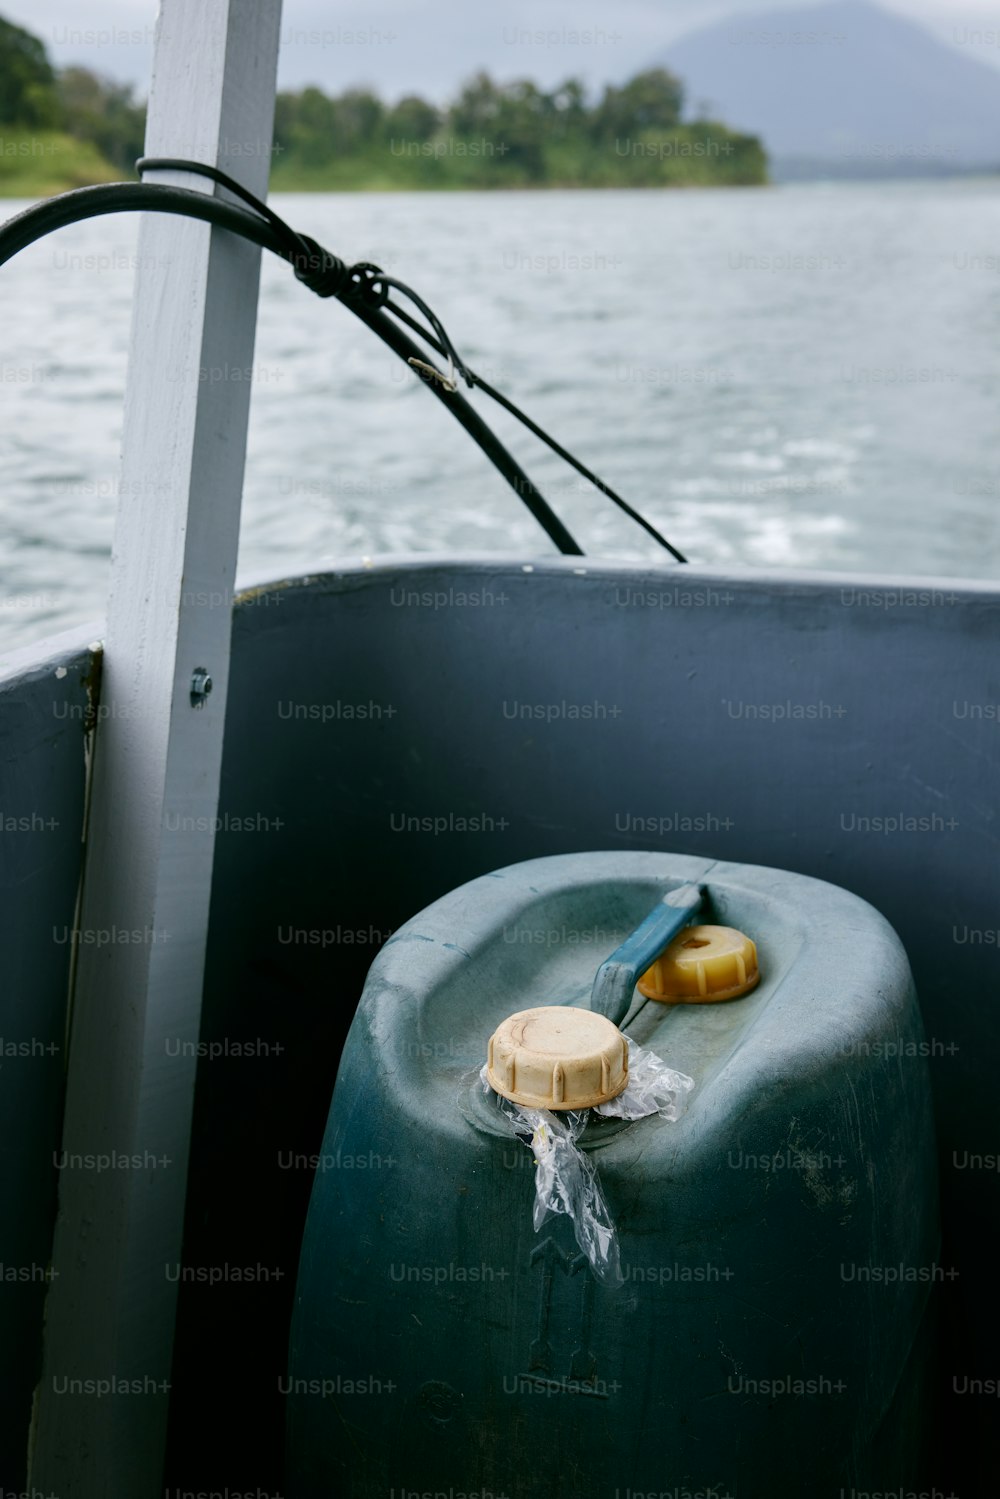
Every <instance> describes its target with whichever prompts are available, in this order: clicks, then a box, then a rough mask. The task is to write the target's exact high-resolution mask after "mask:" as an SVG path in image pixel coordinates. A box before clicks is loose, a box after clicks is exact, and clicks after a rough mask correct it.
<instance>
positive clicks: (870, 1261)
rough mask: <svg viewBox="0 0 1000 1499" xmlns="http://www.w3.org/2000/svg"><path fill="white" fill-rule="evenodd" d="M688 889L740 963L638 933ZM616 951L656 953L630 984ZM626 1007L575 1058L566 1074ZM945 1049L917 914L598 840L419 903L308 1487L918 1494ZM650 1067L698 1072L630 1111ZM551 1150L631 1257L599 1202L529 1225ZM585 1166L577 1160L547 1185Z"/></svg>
mask: <svg viewBox="0 0 1000 1499" xmlns="http://www.w3.org/2000/svg"><path fill="white" fill-rule="evenodd" d="M688 887H694V889H695V890H696V891H699V892H701V893H702V895H703V900H702V904H701V906H700V907H698V908H697V910H694V909H691V910H689V911H687V912H683V911H682V915H681V918H680V925H681V926H683V923H684V922H685V921H688V920H691V921H694V922H697V923H701V924H702V925H703V926H705V927H706V929H708V928H714V929H717V928H720V927H721V928H725V929H727V931H728V932H729V933H730V934H735V938H734V939H733V940H734V941H735V943H736V945H735V947H734V948H733V950H732V951H730V950H729V949H727V950H726V952H725V953H724V954H723V956H724V958H725V963H723V964H722V966H721V967H718V966H717V969H716V971H715V972H714V976H713V971H712V967H711V964H710V963H709V962H708V959H709V958H711V957H712V955H713V951H714V949H713V951H710V952H709V953H708V954H704V955H700V954H699V951H698V949H699V945H701V946H704V945H705V944H706V943H708V942H709V940H710V939H709V938H708V937H704V938H703V937H701V936H698V935H697V931H698V928H697V927H684V929H683V930H681V931H680V933H679V936H676V937H675V938H674V939H673V945H672V946H671V947H670V948H669V949H668V951H667V953H666V955H665V956H664V957H663V958H662V959H659V960H657V961H656V962H652V961H651V959H650V954H651V952H652V948H651V947H650V945H649V943H648V941H647V942H646V945H645V947H643V944H642V942H641V941H640V942H639V944H638V948H637V947H636V942H635V940H634V939H633V942H632V947H631V948H629V945H628V942H626V939H627V938H628V937H629V934H630V933H635V934H636V937H639V935H640V933H641V932H642V931H645V932H646V934H647V937H648V935H649V933H650V931H651V930H652V926H651V925H650V923H652V924H653V925H655V924H656V922H657V921H659V922H660V926H661V927H662V925H663V923H662V912H661V916H660V917H652V918H651V917H649V914H648V913H649V912H650V911H651V910H652V911H654V912H655V911H656V910H657V909H659V908H660V907H661V906H662V905H663V904H664V903H666V905H667V906H668V907H669V906H670V905H671V902H673V903H674V908H675V911H676V909H677V905H678V902H679V903H680V906H681V907H683V904H684V900H683V892H684V891H685V890H686V889H687V888H688ZM679 892H680V893H679ZM644 920H645V924H644ZM671 920H672V921H673V926H672V927H671V930H674V929H675V928H676V927H677V926H678V921H676V920H674V919H673V918H671ZM636 928H640V933H636ZM685 932H688V933H694V935H688V936H685ZM661 935H662V933H661ZM623 942H625V947H624V948H622V947H621V944H622V943H623ZM685 943H686V944H687V946H686V948H685V946H684V945H685ZM678 944H679V946H678ZM654 945H655V944H654ZM615 949H620V951H622V952H628V951H631V952H632V955H633V957H635V954H636V952H637V951H639V950H641V951H642V953H643V961H644V962H645V961H650V967H649V968H648V970H645V971H644V972H643V974H642V975H641V976H640V978H639V987H638V988H636V987H635V982H634V981H635V979H636V977H637V974H638V969H637V968H636V966H635V964H633V966H632V967H631V968H630V967H629V965H628V963H625V964H624V965H623V964H621V963H618V962H612V963H611V964H610V965H609V964H607V962H606V960H607V959H608V956H609V954H611V953H612V952H613V951H614V950H615ZM678 956H679V959H680V961H675V960H676V959H678ZM702 956H703V957H704V958H705V961H704V962H702V961H701V957H702ZM720 963H721V959H720ZM726 964H728V968H727V967H726ZM602 965H603V966H604V975H603V979H602V981H601V982H602V983H603V984H604V989H603V991H602V990H601V985H600V984H598V985H596V986H595V975H597V974H598V972H599V971H600V970H601V969H602ZM727 974H728V977H727ZM609 975H610V977H609ZM706 975H707V977H706ZM733 975H735V979H734V977H733ZM741 975H742V983H741V982H738V980H739V979H740V976H741ZM616 986H617V987H616ZM713 989H714V992H713ZM612 991H614V994H612ZM602 992H603V993H604V995H605V998H606V999H607V996H608V995H609V994H612V998H611V999H607V1003H604V1001H602V1000H601V999H600V997H599V996H600V993H602ZM614 995H617V997H616V998H615V997H614ZM602 1007H603V1009H604V1018H603V1020H601V1021H598V1019H597V1015H596V1013H595V1014H592V1015H590V1016H589V1017H588V1016H587V1015H586V1014H585V1015H583V1017H582V1020H581V1021H580V1022H579V1024H580V1027H581V1031H580V1034H581V1035H582V1037H583V1042H582V1043H581V1044H582V1045H583V1051H582V1052H581V1056H582V1061H581V1063H580V1067H579V1069H578V1072H577V1074H574V1072H573V1069H572V1067H570V1066H569V1065H568V1064H567V1063H566V1060H565V1058H562V1057H555V1058H554V1060H553V1062H552V1066H551V1068H550V1067H549V1064H548V1061H547V1060H546V1058H545V1056H544V1055H543V1056H542V1061H541V1063H539V1048H541V1051H542V1052H543V1053H544V1050H545V1047H546V1046H553V1045H554V1046H557V1047H558V1045H560V1044H562V1043H561V1040H560V1038H562V1037H563V1034H564V1030H565V1024H564V1021H565V1022H566V1023H568V1021H567V1020H566V1017H570V1018H571V1017H572V1015H573V1014H576V1015H579V1013H580V1012H581V1011H583V1012H586V1011H597V1010H600V1009H601V1008H602ZM539 1011H542V1012H544V1013H542V1015H541V1017H540V1022H539V1024H538V1026H536V1027H535V1028H534V1029H531V1028H528V1029H526V1028H525V1026H524V1025H523V1024H522V1023H521V1022H520V1021H518V1022H517V1023H516V1024H515V1025H514V1026H513V1027H511V1026H510V1024H509V1021H510V1017H511V1016H512V1015H513V1016H520V1015H521V1013H522V1012H530V1013H531V1014H532V1015H537V1012H539ZM557 1012H558V1013H557ZM532 1024H533V1025H534V1022H533V1023H532ZM601 1025H604V1026H607V1027H608V1031H607V1033H605V1032H603V1031H600V1026H601ZM615 1026H619V1027H620V1031H619V1030H616V1029H615ZM532 1036H534V1037H535V1041H534V1042H531V1037H532ZM553 1036H554V1037H555V1038H556V1040H555V1041H553V1040H552V1038H553ZM538 1037H542V1038H543V1039H542V1040H538ZM491 1038H493V1044H492V1046H491ZM529 1043H530V1044H529ZM921 1043H922V1032H921V1022H920V1015H919V1011H918V1008H917V1001H916V996H915V993H914V987H913V981H912V978H911V975H910V971H909V966H908V963H907V959H906V955H905V953H904V952H903V949H902V947H901V945H900V943H899V941H898V939H897V938H896V936H895V934H894V933H893V931H892V930H891V928H890V927H889V926H888V925H887V923H886V922H885V921H884V919H883V918H882V917H881V916H880V915H879V914H878V913H877V912H876V911H875V910H873V909H872V907H871V906H869V905H867V904H866V903H865V902H863V901H861V900H859V899H857V898H856V897H854V896H853V895H850V894H848V893H846V892H845V891H843V890H841V889H838V888H836V887H834V886H832V885H828V884H825V883H823V882H821V881H818V880H813V879H808V878H805V877H803V876H800V875H795V874H789V873H785V872H782V871H779V870H774V869H762V868H755V867H752V866H746V865H739V864H725V863H713V862H711V861H709V860H704V859H693V858H687V857H673V856H671V855H669V854H651V853H595V854H570V855H566V856H564V857H559V858H547V859H539V860H533V861H531V862H529V863H525V864H518V865H515V866H513V867H511V868H508V869H503V870H500V871H498V872H497V873H494V874H490V875H487V876H485V877H483V878H481V879H477V880H474V881H472V882H471V883H470V884H467V885H464V886H462V887H461V888H460V889H457V890H455V891H453V892H452V893H451V894H449V895H447V896H445V897H444V898H443V899H442V900H439V901H437V902H436V903H435V904H434V905H432V906H430V907H428V909H427V910H425V911H423V912H421V913H420V915H418V916H415V917H414V918H413V920H412V921H410V922H409V923H408V924H407V925H406V926H404V927H403V928H401V929H400V930H399V931H398V932H397V933H396V935H395V936H394V937H393V938H392V939H391V941H389V942H388V943H387V944H386V946H385V948H384V949H383V950H382V952H381V953H380V955H379V957H378V958H377V960H376V961H375V963H374V964H373V966H372V969H371V972H370V974H369V977H368V981H367V984H366V986H365V990H364V994H363V996H362V998H361V1002H360V1005H359V1007H358V1011H357V1015H356V1017H355V1020H354V1023H353V1026H352V1028H351V1032H350V1036H349V1038H348V1042H347V1046H346V1049H345V1052H344V1057H343V1062H342V1065H341V1069H340V1074H339V1077H338V1079H337V1084H336V1089H335V1092H334V1097H333V1102H332V1105H331V1109H330V1116H329V1122H328V1126H327V1131H326V1137H325V1140H324V1143H323V1149H322V1154H321V1156H320V1159H319V1164H318V1170H317V1173H316V1178H315V1184H314V1187H313V1193H312V1201H311V1206H310V1209H309V1215H308V1222H307V1225H306V1231H305V1238H304V1243H303V1249H302V1258H301V1265H300V1270H299V1280H298V1287H297V1297H296V1307H295V1314H294V1323H293V1328H292V1337H291V1354H290V1368H289V1374H288V1379H287V1382H286V1388H287V1390H288V1392H289V1395H288V1483H287V1493H288V1496H289V1499H330V1496H331V1495H343V1496H345V1499H376V1496H378V1499H392V1496H395V1499H401V1496H404V1495H407V1494H412V1493H416V1494H421V1495H425V1494H428V1493H430V1494H434V1495H438V1494H444V1495H447V1496H448V1499H461V1496H463V1495H465V1496H473V1495H475V1496H477V1499H486V1496H493V1499H499V1496H501V1495H503V1496H507V1499H602V1496H606V1499H616V1496H617V1499H629V1496H630V1495H631V1496H640V1495H646V1494H650V1493H656V1494H657V1495H668V1496H670V1499H684V1496H685V1495H701V1496H702V1499H726V1496H728V1499H783V1496H788V1499H800V1496H801V1495H803V1494H806V1493H813V1492H817V1493H818V1492H820V1491H822V1492H824V1493H829V1494H830V1495H831V1496H836V1495H837V1494H838V1491H839V1490H843V1491H845V1492H848V1493H849V1492H850V1491H851V1490H852V1489H855V1490H858V1491H865V1490H869V1491H870V1490H892V1491H898V1490H900V1489H903V1490H905V1489H906V1488H907V1487H911V1488H919V1486H920V1479H921V1474H922V1472H923V1471H924V1470H923V1467H922V1464H923V1461H924V1454H923V1450H922V1444H923V1439H924V1434H925V1432H926V1430H927V1428H928V1424H929V1423H928V1375H929V1370H930V1367H931V1356H930V1355H931V1333H930V1328H931V1326H932V1319H931V1316H930V1310H929V1301H930V1294H931V1291H932V1288H933V1285H934V1282H935V1278H936V1276H935V1266H936V1255H937V1249H938V1220H937V1197H936V1178H935V1163H934V1142H933V1130H932V1121H931V1110H930V1102H929V1092H928V1080H927V1074H926V1065H925V1062H924V1060H923V1054H924V1048H923V1046H922V1044H921ZM530 1045H534V1046H535V1050H534V1051H531V1050H530ZM588 1047H589V1049H590V1050H589V1052H587V1048H588ZM585 1053H586V1054H585ZM630 1058H631V1061H630ZM639 1059H643V1064H644V1065H645V1063H648V1062H650V1061H652V1063H653V1064H654V1065H655V1066H656V1067H659V1068H661V1070H662V1069H663V1067H664V1066H665V1067H666V1068H668V1069H672V1070H673V1071H674V1072H675V1073H676V1074H678V1075H681V1076H683V1077H685V1078H687V1079H690V1080H691V1082H692V1083H693V1087H690V1088H688V1090H687V1091H686V1092H685V1093H684V1096H683V1098H682V1097H681V1096H680V1094H678V1106H677V1107H676V1108H674V1109H668V1110H660V1111H656V1112H649V1113H646V1114H645V1115H644V1116H642V1117H627V1114H628V1111H627V1110H625V1111H624V1112H625V1114H626V1117H621V1111H619V1116H618V1117H615V1114H614V1106H613V1104H611V1105H608V1108H609V1109H610V1110H611V1112H610V1113H609V1112H602V1110H603V1108H604V1105H603V1104H601V1105H598V1104H596V1103H595V1102H594V1101H595V1100H597V1099H598V1098H608V1097H610V1096H611V1095H615V1096H617V1097H620V1098H622V1099H627V1098H628V1097H629V1096H630V1094H629V1093H628V1091H627V1090H628V1089H629V1088H631V1087H633V1083H634V1081H635V1079H636V1078H637V1077H638V1075H639V1070H640V1068H639ZM488 1061H489V1067H487V1066H486V1064H487V1062H488ZM630 1066H631V1069H632V1070H631V1073H630V1072H629V1068H630ZM588 1069H589V1070H588ZM574 1078H575V1079H576V1080H575V1081H574ZM518 1080H519V1081H518ZM491 1083H492V1084H493V1085H494V1086H491ZM685 1087H687V1085H686V1084H685ZM574 1088H576V1089H577V1092H576V1093H574V1091H573V1090H574ZM518 1089H521V1090H522V1091H521V1092H520V1093H519V1092H518ZM505 1090H506V1094H505ZM524 1090H526V1091H524ZM546 1090H547V1091H546ZM602 1090H603V1091H602ZM623 1090H625V1091H623ZM515 1095H516V1097H515ZM512 1098H513V1102H512V1101H511V1099H512ZM517 1098H520V1099H521V1103H520V1104H518V1102H517ZM529 1106H530V1107H529ZM519 1108H522V1109H523V1108H528V1112H527V1113H523V1112H522V1113H519V1112H518V1109H519ZM531 1109H534V1110H536V1112H534V1113H532V1112H531ZM526 1121H527V1122H526ZM546 1121H548V1122H547V1123H546ZM568 1121H575V1131H569V1130H567V1129H566V1127H565V1126H566V1124H567V1122H568ZM564 1135H565V1136H567V1139H566V1140H564V1139H563V1136H564ZM571 1135H572V1138H569V1136H571ZM540 1141H542V1142H543V1143H545V1144H546V1146H554V1143H555V1144H557V1145H558V1149H559V1150H562V1149H563V1147H564V1146H565V1149H566V1151H567V1152H568V1154H567V1155H566V1157H565V1160H566V1161H568V1162H569V1164H570V1165H571V1166H572V1170H573V1171H575V1172H576V1176H575V1177H573V1180H574V1181H576V1182H577V1184H578V1186H579V1185H580V1184H581V1183H582V1190H585V1192H593V1193H596V1194H597V1195H598V1197H599V1199H600V1202H601V1204H602V1205H603V1208H604V1209H605V1210H606V1219H605V1221H606V1224H607V1227H608V1232H609V1233H610V1234H612V1235H613V1236H614V1242H615V1266H614V1269H615V1274H614V1275H609V1274H603V1275H602V1274H601V1273H599V1272H600V1268H601V1267H600V1266H598V1265H596V1263H595V1259H594V1255H593V1253H591V1252H589V1251H588V1248H587V1245H586V1244H585V1243H584V1240H583V1238H582V1236H581V1233H580V1222H579V1212H578V1209H579V1203H578V1202H574V1200H573V1191H575V1190H576V1189H575V1188H574V1189H573V1191H570V1190H568V1189H567V1190H566V1191H563V1196H562V1198H561V1199H560V1200H559V1201H558V1202H556V1208H557V1210H556V1211H555V1212H550V1213H549V1214H548V1215H547V1216H546V1215H542V1219H543V1221H541V1223H540V1226H539V1227H538V1228H537V1229H536V1226H535V1223H536V1217H537V1215H536V1212H535V1208H536V1206H537V1203H538V1201H539V1196H540V1192H541V1177H540V1175H539V1173H540V1171H542V1169H543V1166H544V1167H545V1169H546V1170H547V1171H548V1170H549V1167H550V1166H551V1165H552V1161H553V1160H554V1159H555V1157H550V1158H548V1160H547V1164H546V1161H545V1160H543V1157H542V1155H541V1154H540V1145H539V1142H540ZM556 1164H557V1165H558V1162H557V1163H556ZM568 1179H569V1178H561V1177H560V1176H559V1171H558V1170H556V1171H555V1174H554V1176H553V1175H552V1173H551V1172H549V1178H548V1187H549V1188H550V1189H552V1192H553V1200H555V1199H556V1198H559V1192H560V1190H562V1188H560V1186H559V1183H560V1181H565V1180H568ZM553 1180H554V1181H555V1183H556V1186H555V1188H552V1181H553ZM580 1211H582V1210H580ZM574 1214H576V1216H574ZM606 1268H607V1267H606V1265H605V1269H606Z"/></svg>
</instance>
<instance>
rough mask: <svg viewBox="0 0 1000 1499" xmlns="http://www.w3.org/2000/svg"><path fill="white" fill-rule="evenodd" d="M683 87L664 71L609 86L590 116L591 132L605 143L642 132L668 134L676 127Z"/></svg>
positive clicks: (681, 106) (643, 74)
mask: <svg viewBox="0 0 1000 1499" xmlns="http://www.w3.org/2000/svg"><path fill="white" fill-rule="evenodd" d="M683 109H684V85H683V83H682V82H681V80H680V79H679V78H676V77H675V76H674V74H673V73H668V72H667V70H666V68H652V69H650V71H649V72H647V73H638V74H637V75H636V76H635V78H633V79H631V80H630V82H628V83H626V84H624V85H623V87H622V88H614V87H612V86H611V85H609V86H608V87H607V88H606V89H605V90H604V97H603V99H602V100H601V102H600V104H599V105H598V107H597V109H596V111H595V113H594V132H595V134H596V135H597V136H599V137H600V138H602V139H604V140H607V139H609V138H610V137H612V136H615V137H619V138H622V137H624V136H628V135H635V134H637V133H638V132H640V131H642V130H672V129H674V127H675V126H677V125H679V124H680V119H681V114H682V112H683Z"/></svg>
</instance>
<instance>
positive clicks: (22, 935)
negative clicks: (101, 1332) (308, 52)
mask: <svg viewBox="0 0 1000 1499" xmlns="http://www.w3.org/2000/svg"><path fill="white" fill-rule="evenodd" d="M98 661H99V657H97V656H94V655H93V654H92V653H91V652H90V650H88V649H87V648H86V646H85V645H82V644H81V642H80V640H79V638H78V637H77V636H73V637H71V638H70V639H68V640H56V641H52V642H50V643H49V645H48V647H41V648H40V649H39V650H38V651H34V652H31V653H30V654H29V653H24V654H23V655H21V656H19V657H17V658H15V659H14V660H13V661H12V662H11V663H10V665H9V666H8V667H7V668H6V669H5V670H4V672H3V674H2V675H0V767H2V768H0V776H2V789H0V891H2V901H3V904H2V911H3V917H2V923H3V925H2V930H3V937H2V944H3V946H2V951H3V981H2V983H0V1043H2V1055H0V1142H2V1143H0V1193H2V1201H3V1212H2V1213H0V1267H2V1277H3V1280H2V1284H0V1412H2V1416H0V1474H2V1475H3V1478H4V1480H5V1481H7V1482H9V1483H10V1484H13V1485H14V1487H15V1488H18V1487H20V1484H21V1483H22V1482H23V1480H24V1474H25V1455H26V1448H27V1432H28V1423H29V1418H30V1414H31V1401H32V1393H33V1391H34V1388H35V1382H36V1380H37V1379H38V1376H39V1372H40V1366H41V1327H42V1315H43V1308H44V1303H45V1289H46V1286H47V1285H48V1284H49V1279H48V1277H49V1272H50V1265H49V1260H50V1252H51V1247H52V1222H53V1215H54V1211H55V1201H56V1182H57V1177H58V1170H57V1165H56V1161H57V1158H58V1157H59V1149H60V1129H61V1122H62V1099H63V1085H64V1076H65V1067H66V1046H65V1041H66V1014H67V996H68V993H69V975H70V965H71V959H72V953H73V942H72V934H73V928H74V913H75V908H76V897H77V887H78V882H79V877H80V863H81V852H82V848H83V820H84V806H85V793H86V760H85V750H86V745H87V739H88V735H89V732H90V727H91V712H92V706H93V697H94V693H95V691H96V684H97V663H98Z"/></svg>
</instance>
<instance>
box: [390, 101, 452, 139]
mask: <svg viewBox="0 0 1000 1499" xmlns="http://www.w3.org/2000/svg"><path fill="white" fill-rule="evenodd" d="M440 124H441V115H440V112H439V111H438V110H436V109H435V108H434V106H433V104H428V103H427V101H426V100H425V99H420V98H418V97H417V95H416V94H407V96H406V98H405V99H400V101H399V103H398V104H394V105H393V106H392V108H391V109H388V110H386V114H385V133H386V135H387V136H388V137H389V138H390V139H391V140H403V141H429V140H430V139H431V137H432V136H433V135H434V134H435V132H436V131H437V129H438V127H439V125H440Z"/></svg>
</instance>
